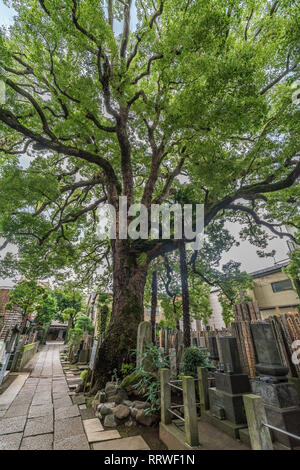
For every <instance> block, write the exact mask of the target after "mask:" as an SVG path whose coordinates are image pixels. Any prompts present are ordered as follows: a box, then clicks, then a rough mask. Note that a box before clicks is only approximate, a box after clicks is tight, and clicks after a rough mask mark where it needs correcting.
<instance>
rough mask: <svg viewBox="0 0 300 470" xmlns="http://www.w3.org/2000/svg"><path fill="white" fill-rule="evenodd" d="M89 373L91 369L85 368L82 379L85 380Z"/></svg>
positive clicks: (81, 375)
mask: <svg viewBox="0 0 300 470" xmlns="http://www.w3.org/2000/svg"><path fill="white" fill-rule="evenodd" d="M88 373H89V370H88V369H84V370H83V371H82V372H81V374H80V378H81V380H85V379H86V377H87V375H88Z"/></svg>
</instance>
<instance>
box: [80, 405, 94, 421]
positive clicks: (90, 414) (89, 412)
mask: <svg viewBox="0 0 300 470" xmlns="http://www.w3.org/2000/svg"><path fill="white" fill-rule="evenodd" d="M80 414H81V418H82V419H83V420H84V419H92V418H95V413H94V410H93V409H92V408H87V409H86V410H80Z"/></svg>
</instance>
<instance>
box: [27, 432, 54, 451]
mask: <svg viewBox="0 0 300 470" xmlns="http://www.w3.org/2000/svg"><path fill="white" fill-rule="evenodd" d="M52 446H53V434H40V435H38V436H30V437H24V439H23V440H22V444H21V447H20V450H52Z"/></svg>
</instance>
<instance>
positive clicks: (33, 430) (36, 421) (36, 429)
mask: <svg viewBox="0 0 300 470" xmlns="http://www.w3.org/2000/svg"><path fill="white" fill-rule="evenodd" d="M51 432H53V416H51V415H47V416H41V417H40V418H31V419H29V420H28V421H27V424H26V427H25V431H24V437H27V436H36V435H38V434H48V433H51Z"/></svg>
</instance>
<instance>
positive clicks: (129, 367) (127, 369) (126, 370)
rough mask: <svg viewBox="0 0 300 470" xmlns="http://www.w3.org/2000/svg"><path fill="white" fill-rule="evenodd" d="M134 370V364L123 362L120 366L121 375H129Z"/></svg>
mask: <svg viewBox="0 0 300 470" xmlns="http://www.w3.org/2000/svg"><path fill="white" fill-rule="evenodd" d="M133 370H134V364H126V363H124V362H123V364H122V366H121V373H122V377H123V378H124V377H127V375H130V374H131V373H132V372H133Z"/></svg>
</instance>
